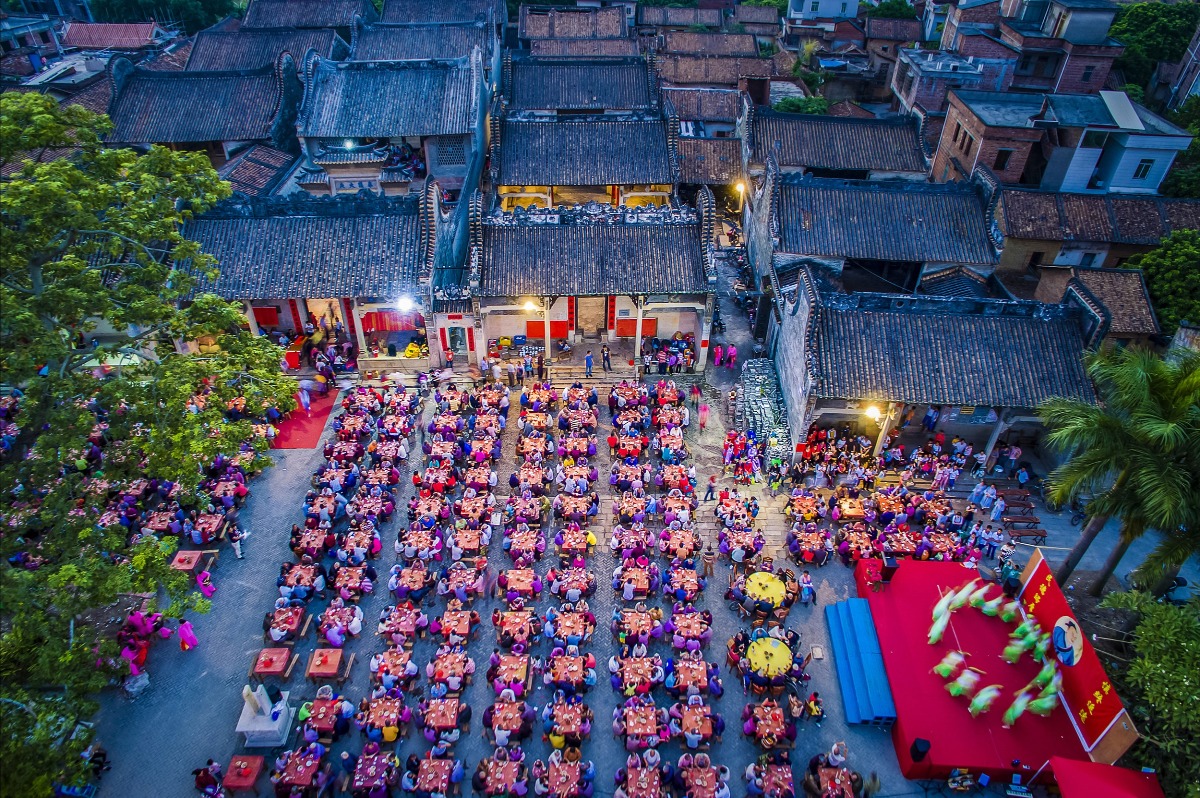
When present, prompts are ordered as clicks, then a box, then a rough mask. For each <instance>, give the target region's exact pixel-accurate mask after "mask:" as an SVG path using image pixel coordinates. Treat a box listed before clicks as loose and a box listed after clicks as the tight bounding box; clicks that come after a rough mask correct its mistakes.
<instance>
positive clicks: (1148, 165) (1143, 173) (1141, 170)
mask: <svg viewBox="0 0 1200 798" xmlns="http://www.w3.org/2000/svg"><path fill="white" fill-rule="evenodd" d="M1153 168H1154V159H1153V158H1143V159H1142V160H1140V161H1138V165H1137V168H1135V169H1134V170H1133V179H1134V180H1145V179H1146V178H1147V177H1149V176H1150V170H1151V169H1153Z"/></svg>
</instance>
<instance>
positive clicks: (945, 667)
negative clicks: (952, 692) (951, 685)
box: [933, 651, 967, 679]
mask: <svg viewBox="0 0 1200 798" xmlns="http://www.w3.org/2000/svg"><path fill="white" fill-rule="evenodd" d="M966 661H967V655H966V653H964V652H962V651H947V652H946V656H944V657H942V661H941V662H939V663H938V664H937V665H934V666H933V672H934V673H936V674H937V675H938V676H941V677H942V678H943V679H950V678H953V677H954V674H956V673H958V669H959V668H961V667H962V666H963V665H964V664H965V663H966Z"/></svg>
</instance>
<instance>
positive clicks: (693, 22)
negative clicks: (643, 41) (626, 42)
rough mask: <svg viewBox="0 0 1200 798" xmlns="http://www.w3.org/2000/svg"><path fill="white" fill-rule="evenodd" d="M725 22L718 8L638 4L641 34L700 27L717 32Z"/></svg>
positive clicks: (638, 20) (650, 34)
mask: <svg viewBox="0 0 1200 798" xmlns="http://www.w3.org/2000/svg"><path fill="white" fill-rule="evenodd" d="M724 23H725V18H724V15H723V14H722V13H721V11H720V10H719V9H716V8H672V7H671V6H644V5H639V6H638V18H637V25H638V35H639V36H653V35H656V34H659V33H663V32H664V31H669V30H675V31H681V30H697V29H699V28H704V29H706V30H709V31H713V32H715V31H719V30H721V28H722V27H723V25H724Z"/></svg>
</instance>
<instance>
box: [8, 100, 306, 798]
mask: <svg viewBox="0 0 1200 798" xmlns="http://www.w3.org/2000/svg"><path fill="white" fill-rule="evenodd" d="M108 129H109V122H108V120H107V118H105V117H103V116H98V115H96V114H93V113H91V112H88V111H86V110H84V109H82V108H79V107H77V106H68V107H60V106H59V105H58V104H57V103H55V102H54V100H52V99H51V98H49V97H45V96H43V95H39V94H15V93H5V94H3V95H0V164H5V165H13V164H20V166H19V167H18V168H17V169H16V170H15V171H14V172H12V173H10V174H8V175H7V176H4V177H0V225H2V226H3V235H4V243H5V246H4V247H2V248H0V371H2V372H3V374H4V381H5V383H6V384H8V385H11V386H19V388H20V390H21V393H19V394H17V395H18V396H19V403H18V410H17V411H16V415H15V416H10V418H9V419H7V420H6V421H5V422H4V423H0V432H2V433H3V435H2V436H0V441H2V442H3V444H4V445H3V448H0V527H2V528H3V529H5V530H6V534H4V535H2V536H0V557H3V558H4V559H5V560H6V563H5V564H3V565H0V567H3V568H5V569H6V570H5V575H4V578H3V579H0V685H2V686H0V707H3V710H2V711H3V715H2V716H0V717H2V718H3V721H4V723H5V726H6V734H5V740H4V742H3V743H2V744H0V749H2V753H3V761H4V762H5V763H6V765H8V766H9V767H12V768H14V770H15V771H16V773H18V774H19V778H14V777H13V776H14V774H12V773H9V774H6V778H5V779H3V780H0V781H2V782H3V786H0V795H3V796H8V795H49V794H50V789H51V788H50V785H51V782H52V781H53V780H56V779H57V780H66V781H71V780H73V779H74V778H76V777H77V776H79V775H80V774H79V769H80V768H81V767H82V765H83V764H84V763H83V761H82V760H81V759H80V757H79V756H78V753H79V750H78V749H81V748H82V746H83V745H86V742H87V741H86V735H83V736H80V737H69V736H65V735H64V733H63V729H64V728H65V729H66V731H67V732H70V731H71V730H72V729H73V728H74V726H75V721H76V720H77V719H79V718H81V717H86V716H87V715H88V714H90V712H91V709H92V704H91V702H90V698H89V697H90V695H91V694H92V693H94V691H96V690H98V689H100V688H102V687H104V686H105V685H107V684H109V683H111V682H112V680H114V679H119V678H120V677H121V676H122V675H124V674H126V673H128V668H127V667H125V670H124V671H122V668H123V667H124V666H123V662H124V661H123V660H122V659H120V658H119V657H118V656H117V653H118V652H117V647H116V644H115V641H114V639H113V638H112V636H111V632H106V631H103V630H102V629H101V627H102V626H103V624H104V621H105V619H106V618H107V617H108V616H110V615H111V614H112V612H113V611H112V610H111V609H110V608H112V607H113V606H115V605H116V602H118V600H121V599H122V597H129V596H134V595H139V596H140V595H146V596H150V597H151V598H150V602H151V604H152V605H157V606H158V607H159V609H161V610H162V611H163V612H165V613H166V614H167V615H169V616H171V617H180V616H181V615H182V614H183V613H184V612H186V611H188V610H203V609H205V602H204V601H203V600H202V599H200V598H199V597H198V594H197V593H195V592H193V591H192V590H191V588H192V587H193V585H192V583H191V580H190V579H189V577H188V576H187V575H186V574H184V573H183V572H180V571H177V570H175V569H172V568H171V567H170V565H169V562H170V557H171V555H172V554H173V551H174V549H175V546H176V543H175V540H174V539H173V538H171V537H169V536H164V537H162V538H161V539H159V538H158V537H157V536H155V535H151V534H140V533H139V534H137V535H130V531H129V529H127V528H126V527H124V526H122V525H121V524H119V523H113V522H107V523H102V522H101V519H102V517H103V514H104V512H105V510H106V509H108V508H109V507H110V504H111V501H112V497H113V495H114V493H115V492H117V491H119V490H120V487H121V486H125V485H128V484H130V483H132V482H134V481H136V480H138V479H141V478H153V479H156V480H160V481H166V482H170V483H173V484H174V485H176V486H177V487H176V488H175V493H174V494H173V495H174V497H175V498H176V499H177V500H178V501H179V503H180V505H181V506H182V507H187V508H201V509H203V508H204V507H205V506H206V505H207V503H208V497H207V496H206V495H204V493H203V491H202V490H201V483H202V482H203V480H204V478H205V476H206V474H205V468H206V467H208V466H210V465H211V464H212V463H213V462H214V461H215V460H216V459H217V458H218V456H224V457H232V456H235V455H239V454H241V456H243V457H246V458H251V460H252V461H253V458H255V457H256V453H261V452H262V451H263V450H265V449H266V445H267V444H266V440H265V438H263V437H261V436H259V435H257V434H256V431H255V429H254V426H253V422H252V420H251V419H250V418H249V417H248V416H252V415H254V414H255V413H261V412H262V411H263V410H264V408H267V407H274V408H277V409H278V410H279V411H280V412H286V411H288V410H290V409H292V408H293V407H294V405H295V402H294V400H293V399H292V398H291V396H292V393H293V391H294V390H295V382H294V381H292V380H289V379H288V378H287V377H285V376H284V375H282V374H281V373H280V370H279V368H278V362H279V358H280V354H281V353H280V349H279V348H278V347H277V346H275V345H274V344H272V343H270V342H269V341H268V340H267V339H265V338H260V337H255V336H252V335H251V334H250V333H249V331H248V330H246V329H244V328H243V326H242V325H243V322H244V318H243V317H242V316H241V314H240V312H239V309H238V308H237V307H236V306H234V305H232V304H231V303H229V302H226V301H224V300H221V299H219V298H217V297H215V296H211V295H204V294H201V295H196V296H193V295H192V292H193V291H194V287H195V275H196V274H197V273H199V272H205V273H208V274H215V269H216V264H215V263H214V261H213V259H212V258H211V257H209V256H207V255H205V254H203V253H201V252H200V251H199V250H198V248H197V247H196V245H195V244H194V243H192V242H191V241H189V240H187V239H186V238H184V237H183V235H182V233H181V229H182V225H183V224H184V222H186V220H187V219H189V218H191V216H192V215H194V214H196V213H200V212H203V211H204V210H206V209H207V208H209V207H210V206H211V205H212V204H213V203H215V202H217V201H218V200H220V199H223V198H225V197H228V196H229V194H230V189H229V186H228V184H227V183H225V182H223V181H222V180H220V178H219V177H218V176H217V174H216V172H215V171H214V170H213V168H212V166H211V165H210V164H209V162H208V160H207V158H206V157H205V156H204V155H203V154H201V153H179V152H171V151H169V150H166V149H164V148H161V147H154V148H151V150H150V151H149V152H148V153H146V154H138V153H135V152H133V151H131V150H111V149H106V148H105V147H104V146H103V145H102V143H101V141H100V138H99V137H100V135H102V134H103V133H104V132H105V131H107V130H108ZM48 154H49V155H51V156H52V155H54V154H57V155H60V156H61V157H58V158H56V159H49V160H48V159H47V158H46V157H45V156H47V155H48ZM35 159H36V160H35ZM42 161H45V162H42ZM89 337H95V338H96V341H95V343H94V344H93V343H92V342H91V341H89V340H88V339H89ZM202 337H204V338H209V339H211V340H212V342H213V344H214V347H211V349H212V351H211V352H210V353H208V354H204V355H200V354H194V353H192V352H191V347H189V346H188V345H186V343H185V342H190V341H196V340H197V339H199V338H202ZM206 349H209V348H206ZM113 364H116V365H115V367H114V365H113ZM241 401H244V402H245V406H246V412H245V413H244V414H243V413H241V412H239V413H237V414H234V413H231V412H230V403H231V402H233V403H237V402H241ZM235 407H236V404H235ZM97 437H99V438H100V439H102V440H103V441H104V444H105V445H104V448H103V450H102V454H100V455H99V456H97V457H95V458H91V459H89V458H88V457H85V451H87V450H88V448H89V445H90V444H89V438H91V439H93V440H95V439H96V438H97ZM8 530H12V532H8ZM158 596H162V597H164V598H165V600H164V601H162V602H161V603H159V599H158V598H156V597H158ZM139 602H140V599H139ZM13 763H19V764H13Z"/></svg>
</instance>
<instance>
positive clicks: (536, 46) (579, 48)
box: [529, 39, 639, 57]
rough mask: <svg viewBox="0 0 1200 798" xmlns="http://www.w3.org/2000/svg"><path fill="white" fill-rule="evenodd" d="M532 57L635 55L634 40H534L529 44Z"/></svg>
mask: <svg viewBox="0 0 1200 798" xmlns="http://www.w3.org/2000/svg"><path fill="white" fill-rule="evenodd" d="M529 52H530V53H531V54H532V55H538V56H542V55H578V56H584V57H588V56H596V55H608V56H621V55H637V54H638V52H639V51H638V43H637V41H636V40H635V39H534V40H533V41H532V42H530V43H529Z"/></svg>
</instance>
